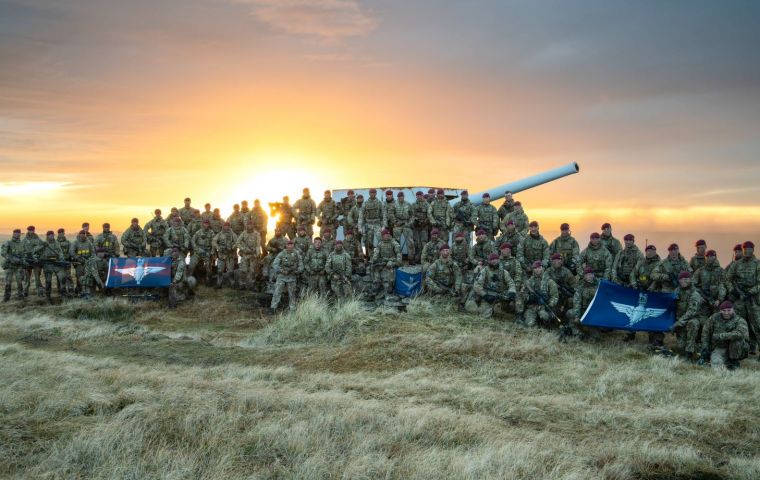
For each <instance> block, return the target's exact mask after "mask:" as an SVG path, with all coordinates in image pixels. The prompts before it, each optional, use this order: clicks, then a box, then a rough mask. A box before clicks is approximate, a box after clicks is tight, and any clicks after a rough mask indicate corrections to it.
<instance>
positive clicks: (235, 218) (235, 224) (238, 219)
mask: <svg viewBox="0 0 760 480" xmlns="http://www.w3.org/2000/svg"><path fill="white" fill-rule="evenodd" d="M229 222H230V228H231V229H232V231H233V232H235V233H237V234H238V235H239V234H241V233H243V231H244V230H245V221H244V219H243V214H242V213H240V212H232V215H230V218H229Z"/></svg>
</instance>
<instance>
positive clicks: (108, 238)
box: [95, 232, 121, 257]
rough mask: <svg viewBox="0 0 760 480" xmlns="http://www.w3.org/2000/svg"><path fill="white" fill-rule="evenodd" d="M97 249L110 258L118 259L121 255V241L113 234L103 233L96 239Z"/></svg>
mask: <svg viewBox="0 0 760 480" xmlns="http://www.w3.org/2000/svg"><path fill="white" fill-rule="evenodd" d="M95 248H96V249H98V248H99V249H101V250H103V251H104V252H105V253H106V255H107V256H109V257H118V256H119V254H120V253H121V247H120V246H119V239H118V238H116V235H114V234H113V233H111V232H108V233H101V234H99V235H98V236H97V237H95Z"/></svg>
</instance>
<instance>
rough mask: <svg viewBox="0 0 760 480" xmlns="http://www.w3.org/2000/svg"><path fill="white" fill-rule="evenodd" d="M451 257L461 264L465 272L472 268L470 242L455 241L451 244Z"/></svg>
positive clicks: (460, 266)
mask: <svg viewBox="0 0 760 480" xmlns="http://www.w3.org/2000/svg"><path fill="white" fill-rule="evenodd" d="M451 259H452V260H453V261H454V263H456V264H457V265H459V268H460V269H461V270H462V272H463V273H464V272H465V271H466V270H469V269H470V244H469V243H467V242H464V241H462V242H457V241H455V242H454V243H453V244H452V245H451Z"/></svg>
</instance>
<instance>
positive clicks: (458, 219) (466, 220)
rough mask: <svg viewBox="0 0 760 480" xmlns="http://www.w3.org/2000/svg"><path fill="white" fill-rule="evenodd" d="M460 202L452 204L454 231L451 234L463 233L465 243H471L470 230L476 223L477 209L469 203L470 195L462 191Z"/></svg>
mask: <svg viewBox="0 0 760 480" xmlns="http://www.w3.org/2000/svg"><path fill="white" fill-rule="evenodd" d="M459 197H460V200H459V201H458V202H457V203H456V204H454V229H453V233H454V235H456V234H457V233H460V232H462V233H464V238H465V241H466V242H467V243H468V244H469V243H472V229H473V228H474V226H475V222H476V221H477V212H476V210H477V207H475V205H474V204H473V203H472V202H471V201H470V194H469V192H468V191H467V190H462V193H460V194H459Z"/></svg>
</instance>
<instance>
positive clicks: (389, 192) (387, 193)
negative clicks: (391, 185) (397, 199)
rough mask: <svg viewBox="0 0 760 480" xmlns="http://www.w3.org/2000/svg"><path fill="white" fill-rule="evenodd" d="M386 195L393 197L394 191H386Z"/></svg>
mask: <svg viewBox="0 0 760 480" xmlns="http://www.w3.org/2000/svg"><path fill="white" fill-rule="evenodd" d="M385 195H390V196H393V190H386V191H385Z"/></svg>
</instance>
